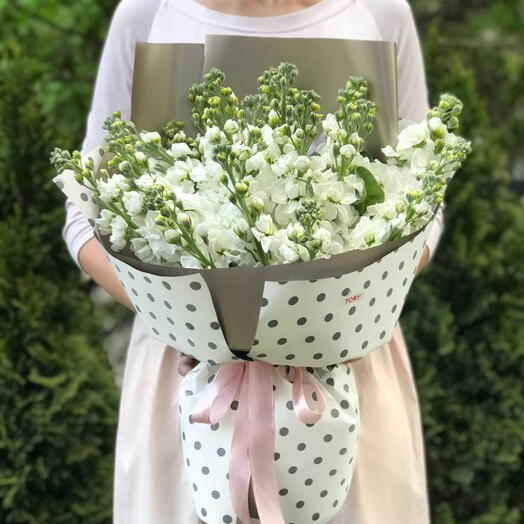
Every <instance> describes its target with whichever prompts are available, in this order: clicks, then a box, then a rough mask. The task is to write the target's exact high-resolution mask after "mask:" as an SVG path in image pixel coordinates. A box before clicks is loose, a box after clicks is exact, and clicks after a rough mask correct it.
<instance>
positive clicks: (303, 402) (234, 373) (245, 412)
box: [191, 360, 326, 524]
mask: <svg viewBox="0 0 524 524" xmlns="http://www.w3.org/2000/svg"><path fill="white" fill-rule="evenodd" d="M293 369H294V370H295V374H294V377H293V379H292V382H293V409H294V411H295V414H296V415H297V417H298V418H299V419H300V420H301V421H302V422H304V423H305V424H313V423H315V422H317V421H318V420H319V419H320V417H321V416H322V414H323V413H324V411H325V409H326V399H325V397H324V393H323V392H322V390H321V389H320V387H319V386H318V384H317V383H316V381H315V379H314V378H313V377H312V376H311V374H310V373H308V372H307V371H305V370H304V369H303V368H300V367H296V368H293ZM274 374H275V367H274V366H273V365H272V364H268V363H266V362H261V361H258V360H254V361H252V362H238V363H237V362H234V363H229V364H223V365H222V366H221V367H220V369H219V370H218V372H217V374H216V376H215V379H214V380H213V382H211V383H210V384H209V385H208V386H207V387H206V388H205V389H204V391H203V392H202V396H201V397H200V399H199V400H198V402H197V404H196V405H195V407H194V408H193V412H192V414H191V418H192V420H193V421H194V422H203V423H205V424H216V423H218V422H219V421H220V420H222V418H223V417H224V415H225V414H226V413H227V410H228V408H229V406H230V405H231V402H232V401H233V400H234V399H235V397H236V396H237V394H238V393H239V392H240V394H239V406H238V411H237V413H236V416H235V422H234V426H233V438H232V442H231V452H230V460H229V489H230V493H231V502H232V504H233V509H234V510H235V513H236V514H237V516H238V517H239V518H240V520H242V522H243V523H244V524H251V523H252V520H251V516H250V514H249V504H248V497H249V483H250V481H251V482H252V485H253V494H254V498H255V503H256V506H257V510H258V514H259V518H260V522H261V523H262V524H285V522H284V517H283V515H282V509H281V507H280V501H279V497H278V491H277V489H278V488H277V477H276V471H275V466H274V453H275V421H274V417H273V409H274V399H273V382H274ZM313 392H314V393H315V395H316V399H317V402H318V412H317V411H314V410H312V409H311V408H310V407H309V405H308V403H307V399H306V394H308V393H311V394H312V393H313Z"/></svg>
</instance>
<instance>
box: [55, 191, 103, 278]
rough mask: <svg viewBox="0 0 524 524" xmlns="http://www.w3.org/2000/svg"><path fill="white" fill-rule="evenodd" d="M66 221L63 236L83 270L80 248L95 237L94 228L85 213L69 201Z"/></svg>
mask: <svg viewBox="0 0 524 524" xmlns="http://www.w3.org/2000/svg"><path fill="white" fill-rule="evenodd" d="M65 206H66V220H65V224H64V227H63V229H62V236H63V238H64V241H65V243H66V245H67V249H68V251H69V254H70V255H71V258H72V259H73V260H74V262H75V264H76V265H77V266H78V267H79V268H80V269H82V267H81V266H80V263H79V261H78V253H79V251H80V248H81V247H82V246H83V245H84V244H85V243H86V242H87V241H88V240H91V239H92V238H93V237H94V236H95V235H94V231H93V227H92V226H91V225H90V224H89V222H88V221H87V218H86V217H85V216H84V215H83V213H82V212H81V211H80V210H79V209H78V208H77V207H76V206H75V205H74V204H73V203H72V202H71V201H70V200H69V199H68V200H66V204H65Z"/></svg>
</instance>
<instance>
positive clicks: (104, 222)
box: [95, 209, 116, 235]
mask: <svg viewBox="0 0 524 524" xmlns="http://www.w3.org/2000/svg"><path fill="white" fill-rule="evenodd" d="M115 216H116V215H115V214H114V213H113V212H112V211H109V209H102V211H101V212H100V217H99V218H97V219H96V220H95V223H96V225H97V227H98V229H99V231H100V232H101V233H102V234H103V235H109V234H110V233H111V221H112V220H113V218H115Z"/></svg>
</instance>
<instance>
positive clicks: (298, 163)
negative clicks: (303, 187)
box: [295, 155, 311, 173]
mask: <svg viewBox="0 0 524 524" xmlns="http://www.w3.org/2000/svg"><path fill="white" fill-rule="evenodd" d="M295 167H296V168H297V169H298V170H299V171H300V172H301V173H303V172H304V171H307V170H308V169H309V168H310V167H311V160H310V159H309V157H308V156H305V155H300V156H299V157H298V158H297V159H296V160H295Z"/></svg>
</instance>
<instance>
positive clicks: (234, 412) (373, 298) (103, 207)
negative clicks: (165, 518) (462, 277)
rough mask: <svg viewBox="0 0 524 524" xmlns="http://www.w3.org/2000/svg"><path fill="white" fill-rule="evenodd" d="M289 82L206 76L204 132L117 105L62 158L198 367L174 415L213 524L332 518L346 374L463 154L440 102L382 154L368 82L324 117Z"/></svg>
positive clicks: (344, 433)
mask: <svg viewBox="0 0 524 524" xmlns="http://www.w3.org/2000/svg"><path fill="white" fill-rule="evenodd" d="M297 73H298V72H297V68H296V67H295V66H294V65H292V64H290V63H282V64H281V65H280V66H278V67H276V68H271V69H269V70H267V71H266V72H265V73H263V74H262V76H260V77H259V79H258V92H257V93H256V94H255V95H248V96H246V97H244V98H243V99H242V100H241V101H240V100H239V99H238V98H237V96H235V94H234V91H233V89H232V88H231V87H227V86H226V85H224V75H223V74H222V73H221V72H220V71H219V70H217V69H212V70H211V71H210V72H209V73H208V74H206V75H205V76H204V81H203V82H202V83H200V84H197V85H194V86H193V87H192V88H191V90H190V94H189V101H190V103H191V107H192V111H191V113H192V117H193V122H194V125H195V127H196V129H197V131H198V133H197V134H196V136H194V137H191V136H188V135H187V134H186V133H185V132H184V125H183V123H181V122H170V123H169V124H167V125H166V127H165V129H164V130H163V132H162V133H158V132H145V131H142V132H141V131H138V130H137V128H136V126H135V125H134V124H133V123H132V122H127V121H124V120H122V119H121V117H120V114H118V113H115V114H113V116H111V117H110V118H109V119H108V120H107V121H106V124H105V129H106V130H107V137H106V144H105V146H104V147H103V148H102V149H101V150H100V151H99V152H96V153H93V154H92V155H90V156H89V157H88V158H86V159H83V158H82V157H81V155H80V153H78V152H74V153H72V154H70V153H69V152H67V151H62V150H59V149H57V150H55V152H54V153H53V155H52V160H53V163H54V164H55V166H56V167H57V170H58V172H59V174H58V176H57V177H56V178H55V181H56V183H57V184H58V185H59V186H60V187H61V188H62V189H63V190H64V192H65V193H66V194H67V195H68V196H69V198H71V199H72V200H73V201H74V202H75V203H77V205H78V206H79V207H80V208H81V209H84V210H86V213H88V214H89V213H91V215H92V216H91V218H92V219H94V221H93V224H94V225H96V231H97V236H98V238H99V240H100V242H101V245H102V247H103V248H104V249H105V251H106V253H107V256H108V258H109V260H110V261H111V263H112V265H113V267H114V268H115V270H116V272H117V274H118V276H119V278H120V280H121V282H122V285H123V286H124V287H125V289H126V290H127V291H128V293H129V297H130V299H131V300H132V302H133V304H134V306H135V309H136V311H137V313H138V314H139V315H141V317H142V319H143V321H144V323H145V325H146V326H147V328H148V329H149V331H150V333H151V335H152V336H155V337H157V338H159V339H160V340H162V341H164V342H165V343H166V344H170V345H175V346H176V347H177V348H178V349H179V350H180V351H183V352H184V353H187V354H190V355H192V356H194V357H195V358H197V359H198V360H200V361H201V363H200V364H199V365H198V366H197V367H196V368H194V369H193V370H192V371H191V372H190V373H189V374H188V375H187V376H186V377H185V378H184V380H183V382H182V392H183V393H182V392H181V394H180V395H179V401H180V407H179V409H180V414H181V435H182V441H183V448H184V454H185V458H186V463H187V466H188V475H189V477H190V480H191V483H192V485H193V489H194V502H195V508H196V511H197V512H198V515H199V517H200V518H201V519H202V520H204V521H205V522H209V523H213V524H215V523H217V524H218V523H220V522H233V521H234V518H235V516H237V517H239V518H240V519H241V520H242V522H244V523H245V524H247V523H249V522H250V516H251V514H252V513H253V511H250V509H251V510H253V508H250V507H249V505H248V499H249V498H250V497H248V493H249V492H250V490H251V489H252V493H253V497H254V502H255V503H256V511H258V516H259V517H260V520H261V522H262V523H263V524H283V523H284V522H300V523H306V522H318V523H325V522H328V521H329V520H330V519H331V518H332V517H333V515H334V514H335V513H336V512H337V511H338V510H339V509H340V507H341V506H342V503H343V501H344V498H345V496H346V494H347V492H348V490H349V485H350V481H351V477H352V473H353V468H354V465H355V460H354V459H355V457H356V453H357V447H358V443H357V442H358V435H359V428H360V425H359V424H360V423H359V414H358V393H357V390H356V384H355V380H354V378H353V375H352V373H351V369H350V368H348V367H346V366H344V365H339V364H340V363H342V362H344V361H346V360H348V359H351V358H356V357H359V356H363V355H365V354H367V353H369V352H370V351H372V350H373V349H375V348H377V347H379V346H380V345H382V344H383V343H385V342H386V341H387V340H389V338H390V337H391V334H392V332H393V329H394V326H395V324H396V323H397V321H398V318H399V315H400V311H401V309H402V305H403V303H404V300H405V298H406V295H407V292H408V290H409V287H410V284H411V282H412V280H413V277H414V273H415V271H416V268H417V265H418V259H419V258H420V254H421V252H422V248H423V246H424V243H425V240H426V237H427V234H428V227H427V225H428V223H430V221H431V219H432V217H433V214H434V212H435V209H436V207H437V206H438V204H439V203H440V202H441V201H442V199H443V195H444V191H445V189H446V186H447V184H448V182H449V180H450V179H451V177H452V176H453V174H454V173H455V171H456V170H457V169H458V168H459V167H460V165H461V163H462V161H463V160H464V159H465V157H466V155H467V154H468V152H469V149H470V144H469V142H468V141H467V140H465V139H463V138H461V137H459V136H457V135H456V134H454V133H453V131H454V130H455V129H456V128H457V127H458V116H459V115H460V112H461V110H462V104H461V103H460V101H459V100H457V99H456V98H455V97H453V96H451V95H444V96H442V97H441V99H440V102H439V104H438V106H437V107H435V108H433V109H432V110H431V111H430V112H429V113H428V116H427V119H426V120H424V121H423V122H420V123H404V124H403V126H402V130H401V131H400V133H399V136H398V141H397V143H396V144H391V145H388V146H387V147H385V148H383V150H382V152H383V155H384V157H383V158H385V162H383V161H381V160H379V159H376V158H372V156H371V154H370V153H369V152H366V151H365V148H364V146H365V139H366V137H367V136H368V135H369V134H370V133H372V132H373V129H374V119H375V116H376V110H377V109H376V107H375V104H374V103H373V102H372V101H371V100H370V99H368V85H367V82H366V80H365V79H364V78H362V77H358V76H351V77H350V78H349V79H348V81H347V84H346V85H345V87H343V88H342V89H340V90H339V92H338V99H337V101H338V104H339V108H338V110H337V111H336V112H335V113H333V114H327V115H325V116H323V115H322V114H321V113H320V104H319V96H318V95H317V94H316V93H315V92H314V91H312V90H301V89H298V88H296V87H294V80H295V78H296V76H297ZM106 153H108V154H106ZM107 157H109V158H108V159H107V161H106V165H105V167H104V168H101V166H102V164H103V160H105V159H106V158H107ZM304 366H308V367H307V368H306V367H304ZM197 422H200V424H197ZM226 479H228V480H227V481H226ZM319 485H321V486H322V490H318V489H317V488H316V486H319ZM312 486H313V487H312ZM297 501H298V502H297ZM306 501H307V502H306Z"/></svg>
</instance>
